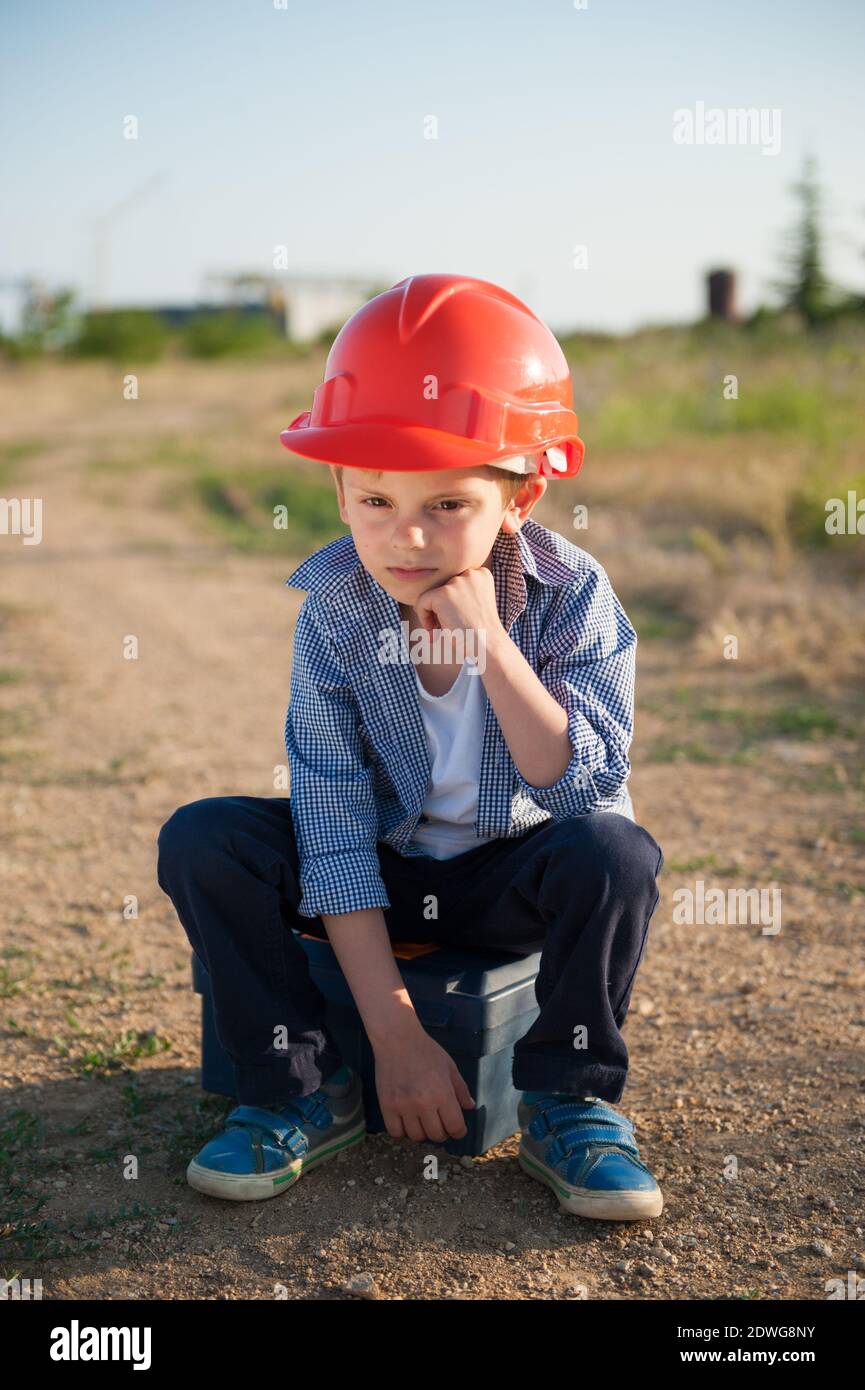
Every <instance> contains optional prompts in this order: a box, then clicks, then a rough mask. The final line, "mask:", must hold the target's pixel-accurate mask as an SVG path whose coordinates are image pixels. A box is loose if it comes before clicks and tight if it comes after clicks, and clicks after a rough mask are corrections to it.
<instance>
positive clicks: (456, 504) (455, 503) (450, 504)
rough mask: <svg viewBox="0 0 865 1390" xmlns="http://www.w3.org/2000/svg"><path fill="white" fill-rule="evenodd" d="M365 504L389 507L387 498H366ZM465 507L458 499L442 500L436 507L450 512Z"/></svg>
mask: <svg viewBox="0 0 865 1390" xmlns="http://www.w3.org/2000/svg"><path fill="white" fill-rule="evenodd" d="M363 502H364V505H366V503H367V502H373V503H378V502H381V503H383V505H384V506H387V505H388V502H387V498H386V497H364V498H363ZM465 505H466V504H465V502H462V501H460V499H459V498H458V497H444V498H442V500H441V501H440V502H437V503H436V506H437V507H446V508H447V509H448V511H450V510H452V509H453V508H457V509H459V508H460V507H464V506H465ZM376 510H377V508H376Z"/></svg>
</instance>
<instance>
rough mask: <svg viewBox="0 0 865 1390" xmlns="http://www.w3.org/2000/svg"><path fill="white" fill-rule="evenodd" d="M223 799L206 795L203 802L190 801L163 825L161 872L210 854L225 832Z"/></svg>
mask: <svg viewBox="0 0 865 1390" xmlns="http://www.w3.org/2000/svg"><path fill="white" fill-rule="evenodd" d="M224 799H225V798H223V797H221V796H205V797H202V798H201V800H199V801H189V802H187V803H186V805H185V806H178V808H177V810H176V811H174V812H173V813H172V814H171V815H170V816H169V817H168V820H167V821H166V822H165V824H164V825H163V826H161V828H160V830H159V834H158V836H157V840H156V843H157V848H158V864H159V870H160V872H161V871H162V870H164V869H165V867H166V865H167V864H169V863H174V862H177V861H178V860H181V859H182V860H183V861H184V862H186V863H188V862H189V861H190V859H193V858H196V857H200V856H201V855H202V854H206V853H207V852H208V851H209V850H210V849H212V848H213V847H214V845H216V844H217V843H218V838H219V836H220V834H221V833H222V832H223V831H224V829H225V823H226V815H225V810H224V808H223V806H222V805H221V803H222V802H223V801H224Z"/></svg>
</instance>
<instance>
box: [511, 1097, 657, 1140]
mask: <svg viewBox="0 0 865 1390" xmlns="http://www.w3.org/2000/svg"><path fill="white" fill-rule="evenodd" d="M569 1122H570V1123H571V1124H574V1123H579V1124H583V1123H585V1124H593V1123H594V1124H603V1125H609V1126H610V1127H611V1128H612V1129H616V1130H622V1131H623V1132H624V1133H625V1134H633V1132H634V1125H633V1121H632V1120H629V1119H628V1117H627V1115H620V1114H619V1112H618V1110H614V1109H613V1107H612V1106H611V1105H607V1104H606V1102H605V1101H602V1100H598V1101H579V1100H575V1101H568V1100H562V1101H555V1102H553V1103H552V1104H550V1103H548V1102H547V1101H544V1100H542V1101H539V1102H538V1108H537V1113H536V1115H535V1116H534V1119H533V1120H532V1121H531V1123H530V1125H529V1132H530V1133H531V1134H533V1135H534V1136H535V1138H537V1139H542V1138H543V1137H544V1135H545V1134H555V1133H556V1130H557V1128H558V1126H560V1125H561V1124H563V1123H564V1124H567V1123H569Z"/></svg>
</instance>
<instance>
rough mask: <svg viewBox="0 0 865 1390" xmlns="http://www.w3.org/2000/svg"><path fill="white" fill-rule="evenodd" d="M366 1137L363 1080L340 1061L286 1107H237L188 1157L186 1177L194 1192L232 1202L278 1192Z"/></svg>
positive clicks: (258, 1199)
mask: <svg viewBox="0 0 865 1390" xmlns="http://www.w3.org/2000/svg"><path fill="white" fill-rule="evenodd" d="M365 1136H366V1119H365V1117H364V1108H363V1085H362V1082H361V1079H360V1077H359V1076H358V1075H357V1073H356V1072H354V1071H352V1069H351V1068H350V1067H346V1066H344V1067H341V1068H340V1070H339V1071H338V1072H337V1073H336V1074H335V1075H334V1076H332V1077H331V1078H330V1079H329V1081H327V1082H325V1084H324V1086H322V1087H319V1089H318V1090H317V1091H312V1092H311V1094H310V1095H308V1096H296V1097H295V1098H294V1099H293V1100H290V1101H288V1103H287V1104H286V1105H284V1106H280V1107H274V1108H270V1107H265V1106H257V1105H237V1106H235V1108H234V1109H233V1110H230V1111H229V1113H228V1115H227V1116H226V1118H225V1128H224V1130H223V1131H222V1132H221V1133H220V1134H217V1135H216V1137H215V1138H213V1139H211V1140H210V1141H209V1142H208V1143H207V1144H205V1145H204V1148H203V1149H200V1150H199V1152H198V1153H197V1154H196V1155H195V1157H194V1158H193V1159H191V1160H190V1163H189V1167H188V1168H187V1170H186V1180H187V1182H188V1183H189V1185H190V1187H194V1188H195V1189H196V1191H198V1192H205V1193H207V1195H208V1196H209V1197H226V1198H228V1200H229V1201H233V1202H257V1201H261V1200H262V1199H263V1198H265V1197H278V1196H279V1195H280V1193H282V1192H286V1191H287V1190H288V1188H289V1187H292V1186H293V1185H294V1183H296V1182H297V1180H298V1178H299V1177H301V1176H302V1174H303V1173H306V1172H308V1170H309V1169H310V1168H313V1167H314V1166H315V1165H316V1164H317V1163H321V1162H323V1160H324V1159H326V1158H333V1157H335V1155H336V1154H338V1153H341V1152H342V1151H343V1149H347V1148H349V1147H350V1146H351V1145H352V1144H357V1143H359V1142H360V1140H361V1139H363V1138H365Z"/></svg>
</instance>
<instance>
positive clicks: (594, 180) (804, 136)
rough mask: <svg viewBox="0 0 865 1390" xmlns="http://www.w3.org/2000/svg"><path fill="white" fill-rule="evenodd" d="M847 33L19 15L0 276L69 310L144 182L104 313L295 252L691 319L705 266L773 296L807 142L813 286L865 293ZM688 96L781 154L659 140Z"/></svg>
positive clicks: (545, 308)
mask: <svg viewBox="0 0 865 1390" xmlns="http://www.w3.org/2000/svg"><path fill="white" fill-rule="evenodd" d="M863 40H865V4H863V3H862V0H824V3H821V4H814V3H812V2H811V0H807V2H806V0H726V2H725V0H659V3H652V0H621V3H614V0H588V7H587V8H586V9H585V10H578V9H576V8H575V7H574V4H573V0H534V2H533V3H529V0H522V2H521V3H520V2H519V0H497V3H493V2H492V0H438V3H429V4H428V3H421V0H401V2H400V3H398V2H397V0H366V2H365V3H361V2H359V0H314V3H302V0H288V3H287V7H286V8H285V9H278V8H275V6H274V3H273V0H150V3H147V0H142V3H133V4H118V3H116V0H113V3H109V0H102V2H101V3H95V0H75V2H74V3H72V4H70V3H68V2H67V0H40V3H28V0H7V3H6V5H5V6H4V7H3V12H2V16H0V52H2V55H3V56H2V59H0V63H2V73H0V122H2V132H3V138H2V150H3V153H2V156H0V167H2V188H3V210H2V214H0V279H8V278H10V277H13V278H14V277H17V276H19V275H22V274H35V275H38V276H40V277H43V278H44V279H45V280H47V282H48V283H49V285H51V286H57V285H60V284H70V285H73V286H74V287H76V288H77V289H78V290H79V291H80V292H81V293H82V294H86V293H87V291H88V289H89V287H90V285H91V284H92V283H93V281H92V264H93V245H94V240H93V230H92V227H93V218H94V216H95V215H97V214H101V213H105V212H107V211H108V210H109V209H111V208H112V207H114V206H115V205H116V204H118V203H120V202H121V201H122V200H123V199H124V198H126V197H127V196H128V195H129V194H131V193H132V192H133V191H134V190H135V189H136V188H138V187H140V186H141V185H142V184H146V182H147V180H148V179H151V178H152V176H153V175H157V174H158V175H162V176H163V177H162V181H161V182H160V183H158V184H155V185H153V186H151V188H150V191H149V192H148V193H147V195H146V196H145V197H144V198H143V199H142V200H141V201H139V203H138V204H137V205H135V206H132V207H130V208H129V210H128V211H127V212H126V213H125V214H124V215H121V216H118V218H117V219H116V220H115V223H114V228H113V233H112V236H111V240H110V258H109V260H108V261H107V263H106V268H105V272H104V273H105V275H106V285H107V290H108V298H109V302H115V303H116V302H123V303H136V304H147V303H156V302H159V301H178V302H182V301H185V300H189V299H191V298H196V297H198V296H199V295H200V294H201V292H202V290H203V275H204V273H205V272H207V271H209V270H214V271H220V270H236V269H252V270H263V271H266V270H268V269H270V268H271V265H272V248H273V246H274V245H276V244H281V243H285V244H287V245H288V247H289V260H290V265H291V268H292V269H296V270H298V271H323V272H329V271H333V272H343V273H345V272H348V273H360V274H367V273H369V274H373V275H375V276H376V277H379V278H381V279H383V280H384V281H385V282H386V283H393V282H394V281H396V280H398V279H401V278H402V277H404V276H406V275H410V274H418V273H422V272H429V271H448V272H457V273H462V274H470V275H478V276H481V277H482V278H484V279H489V280H494V281H497V282H499V283H500V284H503V285H505V286H507V287H508V288H510V289H511V290H513V291H514V292H515V293H517V294H520V295H521V296H522V297H523V298H525V299H526V300H527V301H528V303H529V304H531V306H532V308H534V309H535V310H536V311H537V312H538V313H540V314H541V316H542V317H544V318H545V319H546V320H547V321H548V322H549V323H550V324H551V326H552V327H553V328H554V329H556V330H559V331H561V330H562V329H563V328H565V327H566V326H570V325H573V326H575V327H583V328H586V327H604V328H612V329H626V328H630V327H633V326H636V325H638V324H640V323H644V322H647V321H658V320H674V319H685V318H689V317H691V316H692V315H694V314H695V313H696V312H698V311H699V310H700V308H701V306H702V302H703V290H702V273H703V271H704V270H705V269H706V268H707V267H709V266H711V265H713V264H714V263H720V264H729V265H732V266H733V267H735V268H736V270H737V271H738V273H739V277H740V281H739V283H740V300H741V302H742V304H743V306H744V307H745V308H748V307H751V306H752V305H753V304H754V303H756V302H757V301H758V300H759V299H761V298H765V297H766V292H767V291H766V282H767V281H768V280H769V279H771V278H772V276H773V274H774V271H775V266H776V257H777V252H778V249H779V246H780V242H781V234H782V231H783V229H784V228H785V226H786V225H787V224H788V222H789V220H790V216H791V211H792V203H791V200H790V195H789V184H790V182H791V181H792V180H793V179H794V178H795V177H796V175H797V174H798V171H799V168H800V164H801V158H802V154H803V152H804V151H805V149H812V150H813V151H814V153H815V154H816V156H817V159H818V161H819V166H820V172H821V175H822V179H823V183H824V186H825V190H826V195H827V222H826V230H827V233H828V236H829V242H828V247H827V250H828V253H829V255H828V260H829V268H830V270H831V271H832V272H833V273H834V274H835V275H836V276H837V277H838V278H839V279H840V280H842V281H844V282H845V283H848V284H850V285H855V286H858V287H863V286H865V260H863V258H862V251H863V248H865V180H863V158H862V141H863V131H865V121H863V107H865V83H863V81H862V72H863V70H865V42H863ZM700 101H702V102H703V103H705V105H706V106H707V107H722V108H724V109H727V108H730V107H739V106H745V107H751V106H754V107H758V108H766V109H767V110H771V109H773V108H779V109H780V111H781V151H780V153H779V154H778V155H777V156H769V155H764V154H762V153H761V149H760V147H759V146H753V145H750V146H749V145H726V146H718V145H715V146H708V145H703V146H683V145H676V144H675V143H674V142H673V139H672V127H673V111H674V110H675V109H677V108H682V107H688V108H691V109H694V108H695V106H696V103H697V102H700ZM130 114H131V115H135V116H136V117H137V118H138V122H139V139H138V140H137V141H129V140H124V139H123V138H122V121H123V118H124V117H125V116H128V115H130ZM429 115H433V116H435V117H436V118H437V121H438V139H437V140H426V139H424V128H423V122H424V118H425V117H426V116H429ZM578 244H582V245H586V246H587V248H588V269H587V270H576V269H574V268H573V264H572V261H573V247H574V246H575V245H578Z"/></svg>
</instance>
